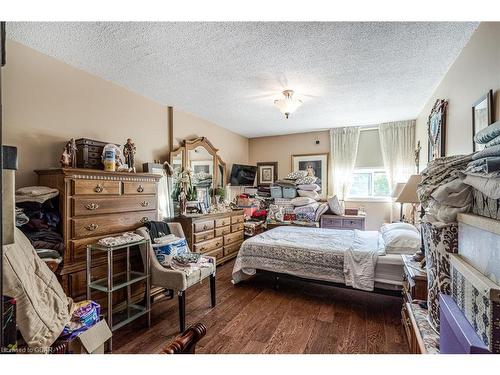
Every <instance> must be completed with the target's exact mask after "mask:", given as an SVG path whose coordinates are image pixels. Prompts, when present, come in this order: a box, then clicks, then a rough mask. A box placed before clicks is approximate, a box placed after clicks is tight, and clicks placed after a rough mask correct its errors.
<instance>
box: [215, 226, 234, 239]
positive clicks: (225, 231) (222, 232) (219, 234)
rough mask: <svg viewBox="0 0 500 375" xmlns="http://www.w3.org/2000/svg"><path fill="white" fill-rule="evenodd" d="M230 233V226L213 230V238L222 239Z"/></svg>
mask: <svg viewBox="0 0 500 375" xmlns="http://www.w3.org/2000/svg"><path fill="white" fill-rule="evenodd" d="M229 233H231V226H230V225H228V226H227V227H220V228H215V237H222V236H224V235H226V234H229Z"/></svg>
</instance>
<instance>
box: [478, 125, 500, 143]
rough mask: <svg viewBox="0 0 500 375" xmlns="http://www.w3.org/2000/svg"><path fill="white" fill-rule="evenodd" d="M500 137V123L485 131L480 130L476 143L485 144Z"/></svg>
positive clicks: (490, 126) (486, 128)
mask: <svg viewBox="0 0 500 375" xmlns="http://www.w3.org/2000/svg"><path fill="white" fill-rule="evenodd" d="M498 136H500V121H497V122H495V123H494V124H491V125H489V126H487V127H485V128H484V129H482V130H480V131H479V132H478V133H477V134H476V135H475V136H474V141H475V142H476V143H480V144H484V143H488V142H489V141H491V140H493V139H495V138H496V137H498Z"/></svg>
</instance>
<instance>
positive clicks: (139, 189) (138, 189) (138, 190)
mask: <svg viewBox="0 0 500 375" xmlns="http://www.w3.org/2000/svg"><path fill="white" fill-rule="evenodd" d="M143 191H144V188H143V187H142V185H139V187H138V188H137V192H138V193H142V192H143Z"/></svg>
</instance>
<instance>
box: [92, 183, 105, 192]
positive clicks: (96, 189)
mask: <svg viewBox="0 0 500 375" xmlns="http://www.w3.org/2000/svg"><path fill="white" fill-rule="evenodd" d="M103 190H104V188H103V187H102V185H101V184H97V185H96V187H95V188H94V191H95V192H96V193H101V192H102V191H103Z"/></svg>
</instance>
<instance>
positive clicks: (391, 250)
mask: <svg viewBox="0 0 500 375" xmlns="http://www.w3.org/2000/svg"><path fill="white" fill-rule="evenodd" d="M382 238H383V240H384V243H385V252H386V253H387V254H413V253H415V252H416V251H418V250H420V244H421V240H420V233H418V231H413V230H410V229H404V228H400V229H396V228H394V229H391V230H388V231H385V232H383V233H382Z"/></svg>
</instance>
